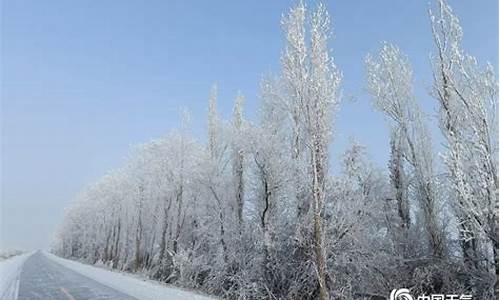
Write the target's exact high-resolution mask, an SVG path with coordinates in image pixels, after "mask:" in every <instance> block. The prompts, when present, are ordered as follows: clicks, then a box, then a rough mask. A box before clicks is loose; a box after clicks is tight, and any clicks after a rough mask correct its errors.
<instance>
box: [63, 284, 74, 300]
mask: <svg viewBox="0 0 500 300" xmlns="http://www.w3.org/2000/svg"><path fill="white" fill-rule="evenodd" d="M60 289H61V292H63V294H64V295H65V296H66V297H68V299H69V300H76V299H75V298H73V296H71V294H70V293H69V292H68V291H67V290H66V289H65V288H63V287H60Z"/></svg>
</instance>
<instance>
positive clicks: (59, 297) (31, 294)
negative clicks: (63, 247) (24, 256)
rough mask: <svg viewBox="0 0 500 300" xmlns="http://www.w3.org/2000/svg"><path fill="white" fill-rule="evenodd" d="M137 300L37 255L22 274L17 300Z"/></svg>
mask: <svg viewBox="0 0 500 300" xmlns="http://www.w3.org/2000/svg"><path fill="white" fill-rule="evenodd" d="M87 299H88V300H91V299H92V300H137V299H136V298H133V297H131V296H128V295H126V294H123V293H121V292H119V291H117V290H114V289H112V288H110V287H107V286H105V285H103V284H101V283H99V282H97V281H94V280H92V279H90V278H88V277H85V276H83V275H80V274H78V273H76V272H75V271H72V270H70V269H68V268H66V267H64V266H62V265H60V264H58V263H57V262H55V261H53V260H50V259H49V258H47V257H46V256H45V255H44V254H43V253H42V252H40V251H39V252H36V253H35V254H33V255H32V256H31V257H29V258H28V260H26V262H25V263H24V266H23V269H22V271H21V280H20V284H19V294H18V300H87Z"/></svg>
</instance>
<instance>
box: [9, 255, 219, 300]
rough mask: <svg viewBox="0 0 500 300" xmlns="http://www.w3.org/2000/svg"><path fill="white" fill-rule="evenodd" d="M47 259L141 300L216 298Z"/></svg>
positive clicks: (129, 276) (79, 264)
mask: <svg viewBox="0 0 500 300" xmlns="http://www.w3.org/2000/svg"><path fill="white" fill-rule="evenodd" d="M44 254H45V255H46V256H47V257H48V258H50V259H52V260H54V261H56V262H58V263H60V264H61V265H63V266H64V267H67V268H69V269H71V270H73V271H76V272H78V273H80V274H82V275H84V276H87V277H89V278H91V279H93V280H95V281H98V282H100V283H102V284H104V285H106V286H109V287H111V288H113V289H115V290H117V291H120V292H122V293H125V294H128V295H130V296H132V297H135V298H137V299H141V300H158V299H165V300H213V299H216V298H213V297H208V296H202V295H199V294H196V293H194V292H188V291H184V290H181V289H178V288H172V287H167V286H165V285H162V284H160V283H159V282H155V281H152V280H147V279H144V278H138V277H135V276H133V275H130V274H124V273H118V272H114V271H109V270H104V269H101V268H97V267H94V266H90V265H85V264H82V263H79V262H76V261H72V260H67V259H63V258H60V257H58V256H55V255H53V254H50V253H44ZM1 300H3V299H1Z"/></svg>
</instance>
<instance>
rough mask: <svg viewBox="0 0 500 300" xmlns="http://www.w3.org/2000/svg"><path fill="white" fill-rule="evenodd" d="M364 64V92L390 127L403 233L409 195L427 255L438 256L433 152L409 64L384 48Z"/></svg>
mask: <svg viewBox="0 0 500 300" xmlns="http://www.w3.org/2000/svg"><path fill="white" fill-rule="evenodd" d="M366 65H367V73H368V76H367V77H368V91H369V92H370V94H372V95H373V99H374V105H375V107H376V108H377V109H378V110H380V111H381V112H383V113H384V114H385V115H386V116H387V118H388V119H389V120H390V121H392V122H393V124H394V125H393V129H392V136H391V162H390V165H389V168H390V174H391V181H392V184H393V187H394V190H395V198H396V201H397V205H398V213H399V216H400V218H401V226H402V228H403V234H407V230H408V228H409V227H410V203H409V199H408V197H409V196H413V198H414V200H415V202H416V205H418V207H419V209H420V212H421V213H422V214H423V217H424V225H425V228H426V232H427V235H428V241H429V247H430V249H431V251H430V252H431V254H432V255H433V256H435V257H443V255H444V235H443V234H444V233H443V229H442V226H441V224H440V223H441V221H440V217H439V214H438V212H439V211H440V208H441V203H440V199H439V187H438V181H437V178H436V174H435V171H434V169H435V166H434V161H433V157H434V153H433V152H432V143H431V138H430V134H429V132H428V130H427V127H426V125H425V124H424V120H423V113H422V111H421V109H420V107H419V106H418V104H417V102H416V100H415V96H414V95H413V87H412V86H413V82H412V81H413V79H412V70H411V67H410V64H409V62H408V60H407V58H406V57H405V56H404V55H403V54H401V51H400V50H399V49H398V48H397V47H395V46H393V45H390V44H387V43H385V44H384V45H383V46H382V49H381V50H380V53H379V55H378V56H377V58H373V57H371V56H368V58H367V59H366ZM403 159H404V160H405V161H406V162H407V163H408V164H409V167H410V170H409V172H411V182H409V179H407V178H406V176H405V168H404V165H403V161H402V160H403ZM407 242H408V241H405V243H407Z"/></svg>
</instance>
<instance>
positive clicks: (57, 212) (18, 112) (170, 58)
mask: <svg viewBox="0 0 500 300" xmlns="http://www.w3.org/2000/svg"><path fill="white" fill-rule="evenodd" d="M306 2H307V1H306ZM292 4H293V1H284V0H273V1H267V0H259V1H221V0H212V1H204V0H199V1H186V0H164V1H160V0H151V1H138V0H137V1H135V0H126V1H95V0H94V1H91V0H80V1H66V0H52V1H38V0H4V1H2V10H1V13H2V16H1V30H2V32H1V42H2V43H1V47H2V48H1V59H2V60H1V72H2V76H1V127H2V128H1V129H2V141H1V145H2V147H1V159H2V160H1V171H2V173H1V210H0V225H1V233H2V235H1V238H0V248H21V249H26V250H28V249H38V248H47V247H48V246H49V245H50V241H51V238H52V234H53V232H54V230H55V229H56V227H57V225H58V224H59V223H60V222H61V220H62V217H63V213H64V208H65V207H66V206H67V205H68V204H69V203H70V201H71V200H72V199H73V197H74V196H75V195H76V194H77V193H78V192H79V191H80V190H81V189H82V188H83V187H85V185H87V184H89V183H91V182H94V181H96V180H98V178H99V177H101V176H103V175H104V174H105V173H106V172H107V171H109V170H111V169H113V168H116V167H119V166H120V165H121V164H122V163H123V161H124V159H125V157H126V156H127V154H128V153H129V150H130V146H132V145H135V144H138V143H142V142H147V141H148V140H150V139H152V138H156V137H160V136H162V135H165V134H166V133H168V132H169V131H170V130H172V129H173V128H176V127H178V125H179V123H180V120H179V112H180V109H181V108H187V109H189V110H190V111H191V113H192V120H193V121H192V130H193V133H194V134H195V135H196V136H197V137H198V138H199V139H200V140H202V141H203V140H204V135H205V133H206V132H205V123H206V122H205V120H206V111H207V101H208V100H207V99H208V95H209V90H210V87H211V86H212V84H213V83H215V82H216V83H217V84H218V86H219V95H220V97H219V103H218V106H219V109H220V111H221V114H222V116H223V117H226V118H227V117H229V116H230V114H231V111H232V105H233V102H234V98H235V96H236V93H237V92H238V91H241V92H242V93H243V94H245V96H246V98H247V100H246V104H245V110H246V112H245V114H246V116H247V118H248V119H249V120H253V121H256V120H257V118H258V107H259V98H258V87H259V81H260V79H261V78H262V76H263V75H265V74H269V73H278V72H279V68H280V66H279V57H280V54H281V51H282V49H283V35H282V33H281V28H280V19H281V16H282V15H283V14H284V13H286V11H287V10H288V9H289V7H290V6H291V5H292ZM432 4H433V3H432V2H431V4H429V1H422V0H405V1H403V0H377V1H361V0H357V1H353V0H335V1H327V7H328V9H329V11H330V13H331V15H332V24H333V32H334V39H333V41H332V42H331V44H330V47H331V49H332V55H333V57H334V59H335V62H336V64H337V66H338V68H339V69H340V71H341V72H342V74H343V80H342V83H341V90H342V95H343V98H342V104H341V106H340V111H339V113H338V116H337V120H336V122H335V134H334V139H333V142H332V153H333V159H332V160H331V167H332V169H335V168H336V167H338V166H339V164H338V158H339V157H340V154H341V153H342V152H343V151H345V150H346V148H347V147H348V144H349V141H351V140H352V139H356V140H358V141H360V142H361V143H362V144H364V145H365V146H366V151H367V153H368V154H369V156H370V158H371V159H372V160H373V161H374V163H375V164H377V165H379V166H380V167H381V168H385V166H386V161H387V157H388V124H387V123H386V122H385V121H384V119H383V117H382V116H381V115H380V113H377V112H375V111H374V110H373V107H372V105H371V103H370V98H369V97H368V95H367V93H366V91H365V90H364V84H365V74H364V63H363V61H364V58H365V57H366V55H367V54H368V53H376V51H377V50H378V49H380V45H381V42H382V41H388V42H391V43H395V44H397V45H398V46H399V47H400V48H401V50H402V51H403V52H404V53H406V54H407V55H408V58H409V60H410V62H411V63H412V65H413V68H414V75H415V76H414V77H415V78H414V83H415V93H416V95H417V99H418V101H419V103H420V104H421V105H422V106H423V107H424V109H425V111H426V112H427V113H428V120H429V123H430V125H429V126H431V127H435V124H436V120H435V108H436V105H435V104H436V103H435V101H434V100H433V99H432V98H431V97H430V96H429V89H430V86H431V83H432V82H431V80H432V77H431V72H430V63H429V54H430V53H431V52H432V51H433V45H432V38H431V34H430V24H429V20H428V16H427V9H428V8H429V5H432ZM450 4H451V5H452V7H453V8H454V11H455V12H456V13H457V14H458V16H459V17H460V19H461V23H462V25H463V28H464V41H463V46H464V48H465V49H466V50H467V51H468V52H469V53H470V54H473V55H475V56H476V57H477V58H478V60H479V62H481V63H485V62H486V61H489V62H491V63H492V64H493V66H494V67H495V69H498V1H497V0H477V1H471V0H450ZM309 6H314V5H312V4H310V5H309ZM497 74H498V73H497ZM433 134H434V135H435V139H436V143H437V144H439V143H440V141H439V133H438V131H437V130H433ZM438 148H439V147H438Z"/></svg>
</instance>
